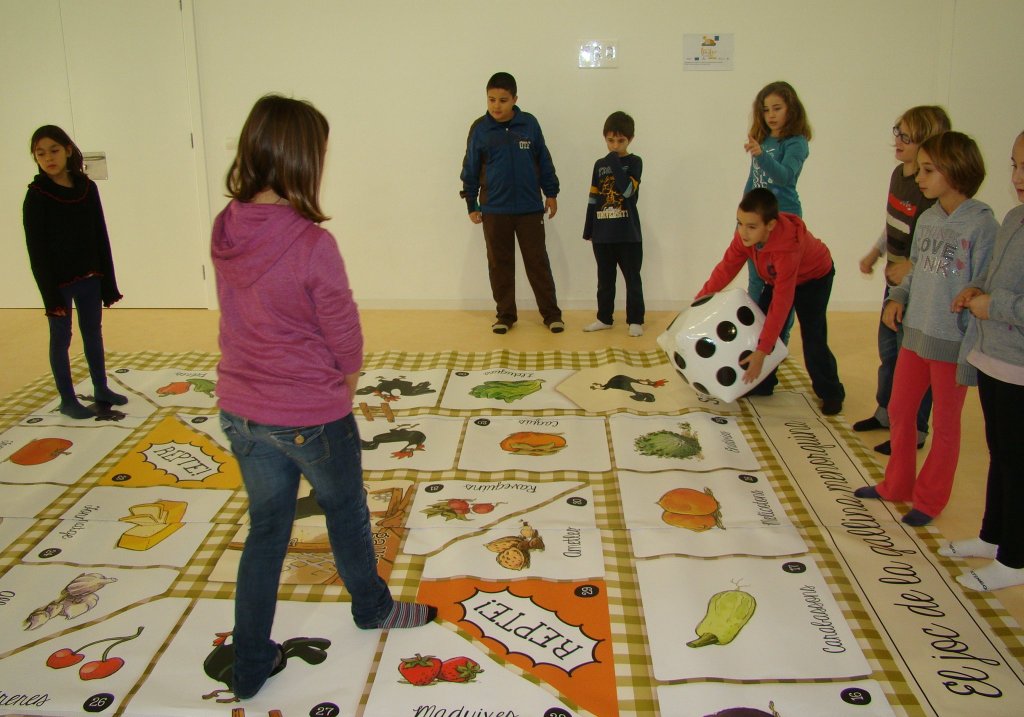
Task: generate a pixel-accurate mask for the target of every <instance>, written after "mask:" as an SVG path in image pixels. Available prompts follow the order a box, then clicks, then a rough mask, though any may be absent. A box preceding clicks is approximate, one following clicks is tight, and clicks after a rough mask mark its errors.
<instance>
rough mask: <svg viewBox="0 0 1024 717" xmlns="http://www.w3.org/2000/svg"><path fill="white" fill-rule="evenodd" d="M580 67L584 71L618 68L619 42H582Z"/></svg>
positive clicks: (580, 46) (580, 44) (580, 45)
mask: <svg viewBox="0 0 1024 717" xmlns="http://www.w3.org/2000/svg"><path fill="white" fill-rule="evenodd" d="M579 66H580V67H581V68H583V69H597V68H606V69H607V68H615V67H618V66H619V48H618V40H580V42H579Z"/></svg>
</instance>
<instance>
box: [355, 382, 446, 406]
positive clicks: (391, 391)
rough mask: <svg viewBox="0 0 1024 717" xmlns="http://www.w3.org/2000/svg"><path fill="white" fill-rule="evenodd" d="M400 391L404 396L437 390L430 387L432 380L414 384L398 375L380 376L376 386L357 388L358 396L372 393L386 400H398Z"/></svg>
mask: <svg viewBox="0 0 1024 717" xmlns="http://www.w3.org/2000/svg"><path fill="white" fill-rule="evenodd" d="M399 393H400V394H402V396H422V395H423V394H425V393H436V392H435V391H434V389H432V388H431V387H430V381H421V382H419V383H417V384H414V383H413V382H412V381H407V380H406V378H405V376H397V377H395V378H384V377H383V376H378V377H377V385H376V386H363V387H362V388H360V389H358V390H356V395H357V396H369V395H371V394H372V395H374V396H377V397H378V398H382V399H384V400H385V401H397V400H398V399H399V398H400V396H397V395H395V394H399Z"/></svg>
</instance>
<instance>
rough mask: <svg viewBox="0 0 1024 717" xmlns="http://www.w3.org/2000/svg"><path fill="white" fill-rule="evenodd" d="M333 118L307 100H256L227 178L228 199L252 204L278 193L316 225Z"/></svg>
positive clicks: (322, 218)
mask: <svg viewBox="0 0 1024 717" xmlns="http://www.w3.org/2000/svg"><path fill="white" fill-rule="evenodd" d="M329 131H330V125H328V123H327V118H326V117H324V116H323V114H322V113H321V112H320V110H318V109H317V108H316V107H314V106H313V105H312V104H311V103H309V102H306V101H305V100H295V99H291V98H288V97H283V96H281V95H273V94H272V95H265V96H263V97H261V98H260V99H258V100H257V101H256V104H255V105H253V107H252V110H251V111H250V112H249V117H248V118H246V120H245V124H244V125H243V126H242V134H241V135H240V136H239V138H238V153H237V154H236V155H235V161H234V164H232V165H231V170H230V171H229V172H228V176H227V182H226V183H227V189H228V196H230V197H232V198H234V199H237V200H238V201H240V202H249V201H252V199H253V198H254V197H255V196H256V195H257V194H259V193H260V192H261V191H263V190H264V189H268V188H269V189H272V190H274V192H276V193H277V195H278V196H280V197H283V198H284V199H285V200H287V201H288V203H289V204H290V205H291V206H292V208H293V209H295V211H297V212H298V213H299V214H301V215H302V216H304V217H306V218H307V219H309V220H310V221H313V222H317V223H319V222H322V221H325V220H327V219H329V217H328V216H327V215H326V214H324V213H323V212H322V211H321V210H320V179H321V178H322V177H323V172H324V155H325V154H326V153H327V135H328V133H329Z"/></svg>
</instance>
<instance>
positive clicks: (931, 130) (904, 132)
mask: <svg viewBox="0 0 1024 717" xmlns="http://www.w3.org/2000/svg"><path fill="white" fill-rule="evenodd" d="M949 128H950V122H949V116H948V115H947V114H946V111H945V110H944V109H942V108H941V107H936V106H922V107H911V108H910V109H909V110H907V111H906V112H904V113H903V115H902V116H901V117H900V118H899V119H898V120H896V124H895V126H894V127H893V128H892V134H893V136H894V137H895V138H896V159H897V160H899V161H900V164H899V165H897V167H896V169H894V170H893V171H892V176H891V177H889V198H888V201H886V203H885V230H884V231H883V232H882V235H881V236H880V237H879V238H878V241H877V242H875V245H874V246H872V247H871V250H870V251H868V253H867V254H865V255H864V258H863V259H861V260H860V270H861V272H862V273H864V274H870V273H872V271H873V270H874V266H875V262H876V261H878V259H879V258H880V257H881V256H882V255H885V258H886V264H885V294H884V296H883V297H882V305H883V306H884V305H885V301H886V299H888V297H889V288H890V287H893V286H899V285H900V282H902V281H903V277H904V276H906V275H907V274H908V273H909V272H910V268H911V265H910V241H911V239H912V238H913V236H914V227H915V226H916V225H917V219H918V217H920V216H921V212H923V211H925V210H926V209H928V207H930V206H931V205H932V204H934V203H935V200H934V199H928V198H927V197H925V196H924V195H923V194H921V189H920V187H918V186H917V181H916V179H915V178H916V176H917V150H918V148H919V147H920V145H921V142H923V141H924V140H926V139H928V138H929V137H931V136H932V135H935V134H939V133H941V132H946V131H947V130H949ZM902 338H903V336H902V334H900V333H899V332H897V331H892V330H890V329H889V327H888V326H886V325H885V324H884V323H882V321H881V314H879V321H878V358H879V359H881V362H882V363H881V365H879V367H878V389H877V391H876V392H875V400H877V401H878V407H877V408H876V409H875V413H874V415H873V416H871V417H870V418H865V419H864V420H862V421H857V422H856V423H854V424H853V430H855V431H873V430H876V429H878V428H888V427H889V396H890V395H891V394H892V375H893V372H894V371H895V370H896V356H897V354H898V353H899V350H900V343H901V341H902ZM931 411H932V394H931V391H929V392H928V393H926V394H925V396H924V400H922V401H921V408H920V409H918V412H917V447H918V448H923V447H924V441H925V438H927V437H928V414H930V413H931ZM875 450H876V451H878V452H879V453H881V454H882V455H886V456H887V455H889V454H890V453H891V452H892V449H891V446H890V443H889V441H885V442H884V443H880V444H879V445H877V446H875Z"/></svg>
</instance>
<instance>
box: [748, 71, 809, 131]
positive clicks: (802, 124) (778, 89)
mask: <svg viewBox="0 0 1024 717" xmlns="http://www.w3.org/2000/svg"><path fill="white" fill-rule="evenodd" d="M768 95H778V96H779V97H781V98H782V101H783V103H785V105H786V124H785V126H784V127H783V128H782V129H781V130H779V135H780V136H782V137H794V136H796V135H803V136H804V137H806V138H807V139H808V140H810V139H811V123H810V122H809V121H808V120H807V111H806V110H805V109H804V105H803V103H802V102H801V101H800V97H799V96H798V95H797V93H796V90H794V89H793V86H792V85H791V84H789V83H788V82H782V81H781V80H780V81H778V82H770V83H768V84H767V85H765V86H764V87H762V88H761V91H760V92H758V93H757V97H755V98H754V110H753V117H752V118H751V122H750V136H751V137H753V138H754V140H755V141H756V142H758V143H761V142H763V141H764V138H765V137H767V136H768V135H769V134H771V130H769V129H768V125H767V123H765V121H764V101H765V99H767V97H768Z"/></svg>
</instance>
